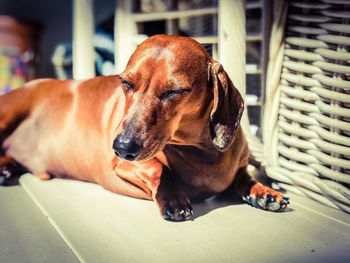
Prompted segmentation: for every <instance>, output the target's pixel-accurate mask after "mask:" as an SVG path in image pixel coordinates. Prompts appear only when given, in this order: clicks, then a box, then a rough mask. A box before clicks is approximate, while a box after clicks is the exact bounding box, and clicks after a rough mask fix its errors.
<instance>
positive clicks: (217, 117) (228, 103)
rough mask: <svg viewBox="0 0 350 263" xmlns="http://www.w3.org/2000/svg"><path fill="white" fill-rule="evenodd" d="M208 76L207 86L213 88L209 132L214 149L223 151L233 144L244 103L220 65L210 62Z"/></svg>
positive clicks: (213, 61)
mask: <svg viewBox="0 0 350 263" xmlns="http://www.w3.org/2000/svg"><path fill="white" fill-rule="evenodd" d="M209 74H210V76H209V82H210V83H209V85H212V87H213V109H212V110H211V113H210V132H211V136H212V140H213V144H214V145H215V147H216V148H217V149H218V150H219V151H225V150H226V149H227V148H228V147H229V146H230V145H231V143H232V142H233V139H234V137H235V134H236V131H237V129H238V127H239V121H240V119H241V117H242V113H243V109H244V102H243V99H242V96H241V94H240V93H239V91H238V90H237V89H236V88H235V86H234V85H233V83H232V81H231V80H230V78H229V77H228V75H227V73H226V72H225V70H224V69H223V67H222V65H221V64H220V63H218V62H217V61H215V60H212V61H211V62H210V64H209Z"/></svg>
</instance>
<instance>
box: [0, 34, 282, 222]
mask: <svg viewBox="0 0 350 263" xmlns="http://www.w3.org/2000/svg"><path fill="white" fill-rule="evenodd" d="M0 105H1V107H0V146H1V152H0V153H2V157H0V158H1V159H2V161H1V160H0V165H2V166H6V164H8V163H9V162H10V161H11V160H12V159H13V160H15V161H16V162H18V163H19V164H21V165H23V166H24V167H26V168H27V169H28V170H29V171H31V172H32V173H34V174H35V175H38V176H39V177H40V178H42V179H48V178H50V177H51V176H55V177H66V178H72V179H77V180H83V181H90V182H95V183H99V184H101V185H102V186H104V187H105V188H107V189H109V190H110V191H113V192H116V193H119V194H124V195H129V196H132V197H137V198H145V199H153V200H154V201H155V202H156V203H157V204H158V206H159V208H160V212H161V214H162V216H163V217H164V218H165V219H168V220H174V221H179V220H187V219H189V218H191V216H192V214H193V211H192V208H191V205H190V200H192V201H197V200H202V199H204V198H207V197H209V196H211V195H214V194H216V193H220V192H223V191H225V190H227V189H232V191H235V192H236V193H237V194H239V195H242V196H243V198H244V200H246V201H247V202H248V203H250V204H251V205H254V206H256V207H259V208H262V209H266V210H272V211H280V210H283V209H284V208H285V207H286V206H287V204H288V200H287V199H286V198H284V197H283V196H282V195H281V194H280V193H278V192H276V191H274V190H272V189H270V188H268V187H265V186H263V185H261V184H260V183H257V182H256V181H254V180H252V179H251V178H250V177H249V175H248V173H247V165H248V157H249V150H248V147H247V142H246V140H245V138H244V135H243V132H242V129H241V128H240V125H239V121H240V117H241V115H242V111H243V100H242V97H241V95H240V94H239V92H238V91H237V89H236V88H235V87H234V86H233V84H232V82H231V81H230V79H229V78H228V76H227V74H226V72H225V71H224V69H223V68H222V66H221V65H220V64H219V63H218V62H216V61H214V60H213V59H211V58H210V57H209V55H208V54H207V53H206V51H205V50H204V49H203V48H202V46H201V45H200V44H199V43H197V42H196V41H194V40H192V39H189V38H185V37H178V36H167V35H158V36H154V37H151V38H149V39H148V40H146V41H144V42H143V43H142V44H141V45H140V46H139V47H138V48H137V49H136V51H135V52H134V54H133V55H132V56H131V58H130V60H129V62H128V65H127V67H126V69H125V71H124V72H123V73H122V74H121V75H120V76H109V77H97V78H93V79H90V80H86V81H72V80H69V81H59V80H49V79H46V80H36V81H32V82H29V83H28V84H26V85H25V86H24V87H23V88H21V89H19V90H16V91H14V92H12V93H9V94H7V95H5V96H1V97H0ZM116 155H117V156H116Z"/></svg>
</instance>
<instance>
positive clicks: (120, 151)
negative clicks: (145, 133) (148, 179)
mask: <svg viewBox="0 0 350 263" xmlns="http://www.w3.org/2000/svg"><path fill="white" fill-rule="evenodd" d="M113 149H114V152H115V154H116V155H117V156H118V157H120V158H122V159H125V160H128V161H133V160H135V159H136V157H137V156H138V155H139V154H140V150H141V145H139V144H137V143H136V142H135V140H133V139H131V138H129V137H128V136H123V135H119V136H118V137H117V138H116V139H115V140H114V142H113Z"/></svg>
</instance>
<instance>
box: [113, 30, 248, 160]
mask: <svg viewBox="0 0 350 263" xmlns="http://www.w3.org/2000/svg"><path fill="white" fill-rule="evenodd" d="M120 78H121V80H122V83H123V89H124V92H125V94H126V106H125V112H124V117H123V119H122V121H121V125H120V127H119V129H118V131H117V134H116V138H115V140H114V143H113V148H114V150H115V152H116V154H117V155H118V156H119V157H121V158H123V159H126V160H143V159H149V158H151V157H153V156H154V155H155V154H156V153H157V152H159V151H161V150H162V149H163V148H164V147H165V145H166V144H167V143H174V144H185V145H186V144H192V145H193V144H195V143H200V141H201V140H202V139H203V140H206V139H208V138H206V136H207V137H208V136H211V140H212V143H213V144H214V146H215V147H216V148H217V149H218V150H220V151H224V150H226V149H227V148H228V147H229V146H230V145H231V143H232V140H233V138H234V134H235V131H236V130H237V127H238V126H239V120H240V117H241V115H242V111H243V100H242V97H241V95H240V94H239V92H238V90H237V89H236V88H235V87H234V86H233V84H232V82H231V80H230V79H229V78H228V76H227V74H226V72H225V71H224V69H223V68H222V66H221V65H220V64H219V63H218V62H216V61H214V60H213V59H211V58H210V57H209V55H208V53H207V52H206V51H205V49H204V48H203V47H202V46H201V45H200V44H199V43H198V42H196V41H194V40H192V39H190V38H185V37H179V36H168V35H157V36H153V37H150V38H149V39H147V40H146V41H144V42H143V43H142V44H140V45H139V46H138V47H137V49H136V51H135V52H134V53H133V55H132V56H131V58H130V60H129V62H128V64H127V66H126V69H125V70H124V72H123V73H122V74H121V75H120ZM206 141H208V140H206Z"/></svg>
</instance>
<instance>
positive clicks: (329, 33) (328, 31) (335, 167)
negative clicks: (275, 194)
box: [265, 0, 350, 213]
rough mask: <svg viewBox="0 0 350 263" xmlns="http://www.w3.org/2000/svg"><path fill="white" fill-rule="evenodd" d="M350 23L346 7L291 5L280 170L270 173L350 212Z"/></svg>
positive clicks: (338, 2) (334, 2)
mask: <svg viewBox="0 0 350 263" xmlns="http://www.w3.org/2000/svg"><path fill="white" fill-rule="evenodd" d="M349 23H350V1H348V0H343V1H342V0H323V1H290V3H289V10H288V16H287V28H286V36H285V40H284V44H285V47H284V58H283V67H282V73H281V80H280V84H279V90H280V97H279V99H280V105H279V110H278V118H277V126H278V132H277V141H278V146H277V151H276V154H278V158H277V166H273V167H269V168H268V169H267V172H268V175H269V176H270V177H273V178H274V179H277V180H278V181H280V182H283V183H282V186H283V187H285V188H287V189H288V190H292V191H296V192H299V193H302V194H304V195H308V196H309V197H312V198H314V199H317V200H319V201H321V202H323V203H325V204H327V205H330V206H333V207H337V208H340V209H342V210H344V211H347V212H349V213H350V25H349ZM265 121H268V120H265ZM285 183H287V184H285ZM289 184H290V185H294V186H298V187H290V186H289ZM300 186H301V187H300Z"/></svg>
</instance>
